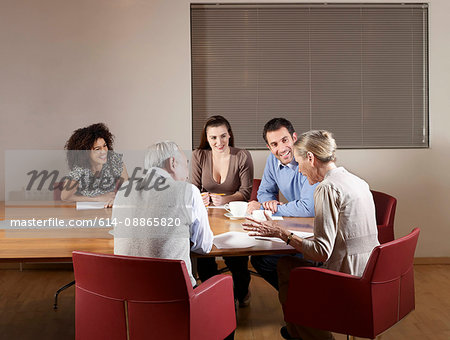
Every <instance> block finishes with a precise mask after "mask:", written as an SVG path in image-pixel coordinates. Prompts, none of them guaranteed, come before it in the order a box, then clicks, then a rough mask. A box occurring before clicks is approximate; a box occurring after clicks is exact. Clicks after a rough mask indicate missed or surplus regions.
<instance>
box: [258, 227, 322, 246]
mask: <svg viewBox="0 0 450 340" xmlns="http://www.w3.org/2000/svg"><path fill="white" fill-rule="evenodd" d="M289 231H290V232H291V233H294V235H296V236H298V237H301V238H308V237H312V236H314V233H309V232H306V231H298V230H289ZM255 237H256V239H257V240H265V241H272V242H280V243H284V241H283V240H282V239H280V238H278V237H263V236H255Z"/></svg>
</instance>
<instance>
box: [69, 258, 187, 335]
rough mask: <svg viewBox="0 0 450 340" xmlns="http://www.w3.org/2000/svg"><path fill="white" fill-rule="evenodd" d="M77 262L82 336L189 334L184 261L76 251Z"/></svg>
mask: <svg viewBox="0 0 450 340" xmlns="http://www.w3.org/2000/svg"><path fill="white" fill-rule="evenodd" d="M73 264H74V273H75V280H76V299H75V313H76V317H75V327H76V338H77V339H83V340H85V339H126V338H127V329H128V333H129V338H130V339H147V338H148V337H149V335H150V334H151V336H152V337H154V338H155V339H188V338H189V303H190V302H189V299H190V296H191V295H192V294H193V288H192V285H191V281H190V279H189V275H188V273H187V270H186V267H185V264H184V262H183V261H179V260H165V259H152V258H142V257H128V256H117V255H103V254H93V253H84V252H77V251H75V252H73ZM175 324H176V327H174V325H175Z"/></svg>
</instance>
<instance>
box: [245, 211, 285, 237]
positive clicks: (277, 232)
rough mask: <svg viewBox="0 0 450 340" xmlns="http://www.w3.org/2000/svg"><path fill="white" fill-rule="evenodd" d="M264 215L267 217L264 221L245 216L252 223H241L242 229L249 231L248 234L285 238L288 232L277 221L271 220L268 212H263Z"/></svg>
mask: <svg viewBox="0 0 450 340" xmlns="http://www.w3.org/2000/svg"><path fill="white" fill-rule="evenodd" d="M264 215H265V216H266V219H267V221H264V222H261V221H257V220H254V219H253V218H249V217H247V220H249V221H251V222H252V223H243V224H242V226H243V228H244V230H245V231H248V232H249V236H263V237H278V238H280V239H282V240H285V239H286V238H287V236H288V235H289V233H288V232H287V231H286V230H285V229H284V228H282V227H281V226H280V225H279V224H278V222H277V221H274V220H272V217H270V216H269V214H267V213H266V212H264Z"/></svg>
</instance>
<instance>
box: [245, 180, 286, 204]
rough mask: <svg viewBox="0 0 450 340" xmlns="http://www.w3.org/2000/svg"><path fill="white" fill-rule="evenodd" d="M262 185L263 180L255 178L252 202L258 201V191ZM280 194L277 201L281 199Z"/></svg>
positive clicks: (251, 196)
mask: <svg viewBox="0 0 450 340" xmlns="http://www.w3.org/2000/svg"><path fill="white" fill-rule="evenodd" d="M260 184H261V179H259V178H254V179H253V186H252V193H251V195H250V201H257V200H258V189H259V186H260ZM279 196H280V195H279V194H277V196H276V199H277V200H278V199H279Z"/></svg>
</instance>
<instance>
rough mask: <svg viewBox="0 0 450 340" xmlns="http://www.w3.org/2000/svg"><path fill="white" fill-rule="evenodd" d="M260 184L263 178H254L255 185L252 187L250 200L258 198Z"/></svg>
mask: <svg viewBox="0 0 450 340" xmlns="http://www.w3.org/2000/svg"><path fill="white" fill-rule="evenodd" d="M260 184H261V180H260V179H259V178H254V179H253V187H252V193H251V195H250V201H257V200H258V189H259V185H260Z"/></svg>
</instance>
